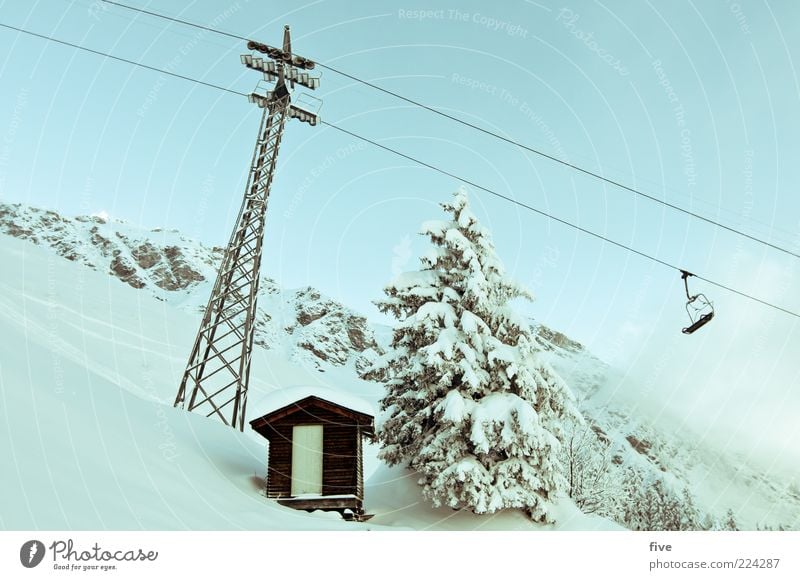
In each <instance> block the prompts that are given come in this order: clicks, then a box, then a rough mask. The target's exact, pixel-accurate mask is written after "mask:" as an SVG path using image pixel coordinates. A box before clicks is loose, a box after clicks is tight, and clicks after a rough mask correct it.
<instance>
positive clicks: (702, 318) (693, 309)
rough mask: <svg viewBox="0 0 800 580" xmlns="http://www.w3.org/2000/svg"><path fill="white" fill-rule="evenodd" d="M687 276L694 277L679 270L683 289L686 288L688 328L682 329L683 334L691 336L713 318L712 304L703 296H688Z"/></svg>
mask: <svg viewBox="0 0 800 580" xmlns="http://www.w3.org/2000/svg"><path fill="white" fill-rule="evenodd" d="M689 276H694V274H691V273H690V272H687V271H686V270H681V278H682V279H683V285H684V288H686V313H687V314H688V315H689V322H691V324H689V326H687V327H686V328H684V329H683V331H682V332H683V334H692V333H693V332H695V331H696V330H698V329H700V328H702V327H703V326H705V325H706V324H708V323H709V322H711V319H712V318H714V304H713V303H712V302H711V301H710V300H709V299H708V298H706V296H705V294H695V295H691V294H689Z"/></svg>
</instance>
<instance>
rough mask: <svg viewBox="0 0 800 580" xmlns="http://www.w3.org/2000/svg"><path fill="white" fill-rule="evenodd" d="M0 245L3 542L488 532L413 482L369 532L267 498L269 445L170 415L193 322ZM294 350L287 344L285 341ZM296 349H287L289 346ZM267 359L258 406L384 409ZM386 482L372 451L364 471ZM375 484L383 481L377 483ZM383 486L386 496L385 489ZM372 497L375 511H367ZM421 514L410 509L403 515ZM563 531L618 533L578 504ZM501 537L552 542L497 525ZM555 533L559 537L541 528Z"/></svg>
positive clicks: (348, 371) (363, 386)
mask: <svg viewBox="0 0 800 580" xmlns="http://www.w3.org/2000/svg"><path fill="white" fill-rule="evenodd" d="M80 262H81V260H77V259H76V260H72V261H71V260H65V259H63V258H62V257H60V256H59V255H57V253H55V252H54V251H53V250H52V248H50V247H48V246H45V247H42V246H37V245H34V244H31V243H29V241H24V240H18V239H14V238H13V237H10V236H0V264H1V265H2V268H3V272H4V276H3V278H2V280H0V329H2V333H3V341H2V351H0V396H1V397H2V398H1V399H0V401H1V402H2V413H3V416H2V426H0V429H2V431H3V434H2V437H0V462H2V464H3V465H4V466H5V467H4V470H3V476H2V493H0V528H4V529H34V528H35V529H192V530H204V529H308V530H317V529H320V530H321V529H326V530H327V529H346V530H353V529H384V528H385V527H387V526H392V527H402V528H412V529H419V528H428V527H444V528H466V529H471V528H475V527H479V526H482V525H484V524H485V523H487V522H486V520H481V519H479V518H476V516H472V515H469V514H459V518H458V519H456V520H453V519H451V518H450V517H448V516H450V515H451V514H446V515H442V514H438V513H432V512H430V510H428V509H426V508H425V505H424V504H423V503H422V498H421V497H420V496H419V493H418V490H417V486H416V484H415V483H414V481H413V479H409V478H394V479H393V480H391V481H388V482H387V481H386V480H385V479H382V480H381V479H378V480H373V479H372V478H371V479H370V480H369V481H368V485H369V486H370V489H371V490H375V491H374V493H373V492H372V491H370V492H368V493H369V494H370V495H368V498H367V507H368V509H370V510H374V511H375V513H377V514H378V515H376V517H375V519H374V520H373V521H371V522H368V523H365V524H357V523H348V522H344V521H342V520H341V519H340V518H339V517H338V516H335V515H332V514H322V513H319V514H317V513H315V514H306V513H305V512H298V511H295V510H291V509H288V508H283V507H281V506H278V505H277V504H275V503H274V502H272V501H269V500H267V499H266V498H264V497H263V496H262V495H261V494H260V489H261V481H262V478H263V476H264V470H265V466H264V460H265V443H264V441H263V440H261V439H260V437H259V436H258V435H256V434H255V433H252V432H249V431H246V432H245V433H239V432H236V431H234V430H232V429H230V428H227V427H224V426H223V425H221V424H219V423H217V422H215V421H213V420H209V419H205V418H203V417H201V416H198V415H195V414H191V413H186V412H184V411H182V410H179V409H174V408H173V407H172V406H171V403H172V400H173V397H174V395H175V390H176V386H177V384H178V380H179V378H180V375H181V373H182V371H183V365H184V364H185V357H186V355H187V353H188V351H189V348H190V346H191V341H192V339H193V336H194V332H195V329H196V326H197V324H198V323H199V314H198V313H197V312H191V311H189V312H187V311H185V310H183V309H181V308H179V307H178V306H176V305H173V304H172V303H171V302H170V301H168V300H167V301H165V300H159V299H157V298H156V297H154V296H152V295H150V294H149V293H148V292H143V291H142V290H141V289H136V288H134V287H132V286H131V285H129V284H127V283H125V282H123V281H121V280H119V279H117V277H115V276H109V275H107V274H106V273H104V272H99V271H95V270H93V269H91V268H88V267H86V265H84V264H81V263H80ZM287 337H288V335H287ZM287 342H290V338H287ZM285 348H288V345H286V344H284V345H281V348H279V349H271V350H267V349H257V351H256V353H255V355H254V361H253V371H252V385H251V388H252V391H251V395H250V396H251V397H252V400H253V401H254V402H256V403H255V406H257V401H258V400H259V399H260V398H262V397H264V396H265V395H267V394H268V393H269V392H271V391H273V390H275V389H282V388H286V387H293V386H299V385H320V386H323V387H326V388H328V389H335V390H341V391H343V392H345V393H347V394H349V395H355V396H358V397H361V398H363V399H366V400H367V401H369V402H370V403H371V404H373V405H374V404H375V403H376V401H377V399H378V397H379V396H380V393H381V391H380V387H379V385H377V384H375V383H370V382H367V381H362V380H360V379H358V378H356V376H355V372H354V370H353V369H352V368H350V367H348V366H336V365H335V364H333V363H331V362H327V361H322V362H321V363H320V364H322V365H324V367H325V370H326V372H325V373H319V372H318V369H317V367H316V366H310V365H302V364H298V363H297V361H292V360H289V359H287V358H286V357H285V356H284V354H283V353H284V352H285ZM377 467H378V465H377V462H376V460H375V449H374V448H373V449H371V450H369V453H368V457H367V465H366V466H365V471H367V473H371V472H372V471H375V470H376V468H377ZM379 473H380V471H379ZM376 481H377V483H376ZM373 496H374V497H373ZM409 504H413V505H414V506H415V507H414V509H411V508H409ZM559 509H560V510H561V511H560V512H559V513H564V514H565V517H564V521H563V522H559V524H558V525H557V526H556V528H555V529H561V528H562V527H563V528H565V529H566V528H569V529H572V528H578V529H595V528H597V527H601V528H610V529H614V528H616V526H614V525H613V524H611V523H610V522H608V521H605V520H599V519H597V518H585V517H584V516H582V514H580V512H578V511H577V510H576V509H575V507H574V506H573V505H571V503H570V502H568V501H564V502H563V505H562V506H561V507H560V508H559ZM501 516H502V517H498V519H494V520H492V522H493V523H492V524H491V526H492V527H495V528H502V529H543V528H542V527H541V526H536V525H533V524H531V523H530V522H526V521H525V520H524V519H522V518H520V517H519V516H518V514H501ZM547 529H551V528H547Z"/></svg>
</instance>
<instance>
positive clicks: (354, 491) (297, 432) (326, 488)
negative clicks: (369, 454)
mask: <svg viewBox="0 0 800 580" xmlns="http://www.w3.org/2000/svg"><path fill="white" fill-rule="evenodd" d="M257 410H258V412H259V413H260V416H259V417H258V418H257V419H254V420H252V421H250V426H251V427H252V428H253V429H254V430H255V431H256V432H258V433H259V434H260V435H261V436H263V437H265V438H266V439H267V441H269V448H268V455H267V457H268V459H267V496H268V497H270V498H274V499H276V500H277V501H278V503H280V504H282V505H286V506H289V507H293V508H295V509H301V510H306V511H313V510H327V511H338V512H340V513H341V514H342V515H343V516H344V517H346V518H349V517H352V518H354V519H359V520H360V519H364V467H363V453H362V448H363V440H364V438H365V437H366V438H369V439H372V438H374V436H375V427H374V417H373V412H372V409H371V407H370V405H369V404H368V403H365V402H364V401H362V400H360V399H357V398H355V397H350V396H347V395H343V394H341V393H338V392H336V391H331V390H328V389H321V388H317V387H314V388H289V389H280V390H278V391H275V392H274V393H273V394H271V395H269V396H268V397H267V398H266V399H265V400H264V401H262V402H261V404H260V405H258V408H257Z"/></svg>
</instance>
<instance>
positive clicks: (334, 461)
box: [267, 407, 363, 498]
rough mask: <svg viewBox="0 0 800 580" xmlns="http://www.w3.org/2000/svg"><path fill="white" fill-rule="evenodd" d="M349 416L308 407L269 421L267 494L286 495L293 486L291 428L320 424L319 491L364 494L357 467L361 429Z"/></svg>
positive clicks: (361, 478)
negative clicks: (320, 465) (320, 483)
mask: <svg viewBox="0 0 800 580" xmlns="http://www.w3.org/2000/svg"><path fill="white" fill-rule="evenodd" d="M348 421H349V420H348V419H346V418H345V417H342V416H341V415H339V414H336V413H333V412H331V411H329V410H327V409H322V408H318V407H309V408H306V409H303V410H300V411H297V412H296V413H292V414H291V415H288V416H286V417H283V418H282V419H280V420H278V421H276V422H275V423H273V424H272V429H271V430H270V431H271V433H270V437H269V440H270V445H269V471H268V478H267V495H268V496H269V497H288V496H290V495H291V486H292V428H293V427H294V426H295V425H318V424H322V425H323V428H322V437H323V457H322V493H323V495H336V494H345V493H352V494H356V495H357V496H358V497H359V498H361V497H363V475H362V474H361V469H360V464H361V462H360V453H361V448H360V447H361V446H360V441H359V440H360V432H359V431H360V430H359V428H358V427H357V426H356V425H353V424H352V423H348Z"/></svg>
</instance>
